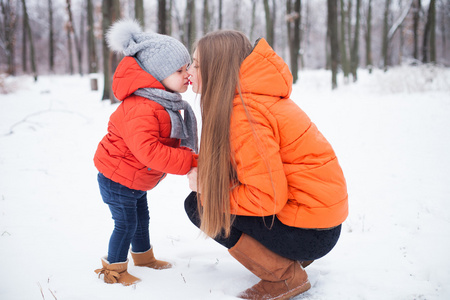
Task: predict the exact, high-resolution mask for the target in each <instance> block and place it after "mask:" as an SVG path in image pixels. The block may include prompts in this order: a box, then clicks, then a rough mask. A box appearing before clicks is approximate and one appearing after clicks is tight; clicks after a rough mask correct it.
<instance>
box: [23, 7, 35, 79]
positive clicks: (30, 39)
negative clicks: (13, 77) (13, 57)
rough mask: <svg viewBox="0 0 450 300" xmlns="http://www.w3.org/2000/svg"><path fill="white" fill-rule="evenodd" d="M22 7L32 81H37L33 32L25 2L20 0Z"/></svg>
mask: <svg viewBox="0 0 450 300" xmlns="http://www.w3.org/2000/svg"><path fill="white" fill-rule="evenodd" d="M22 8H23V18H24V26H25V30H24V32H26V36H27V37H28V42H29V44H30V58H31V71H32V72H33V76H34V81H37V80H38V74H37V67H36V57H35V54H34V43H33V33H32V31H31V25H30V19H29V17H28V11H27V5H26V3H25V0H22ZM25 61H26V60H25Z"/></svg>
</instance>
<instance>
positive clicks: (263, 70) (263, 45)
mask: <svg viewBox="0 0 450 300" xmlns="http://www.w3.org/2000/svg"><path fill="white" fill-rule="evenodd" d="M241 88H242V93H252V94H260V95H269V96H275V97H281V98H289V96H290V94H291V91H292V74H291V72H290V71H289V67H288V65H287V64H286V63H285V62H284V61H283V59H282V58H281V57H280V56H278V54H276V53H275V51H274V50H273V49H272V48H271V47H270V46H269V44H268V43H267V41H266V40H265V39H260V40H259V41H257V44H256V45H255V47H254V48H253V51H252V53H250V55H249V56H247V58H246V59H245V60H244V61H243V62H242V65H241Z"/></svg>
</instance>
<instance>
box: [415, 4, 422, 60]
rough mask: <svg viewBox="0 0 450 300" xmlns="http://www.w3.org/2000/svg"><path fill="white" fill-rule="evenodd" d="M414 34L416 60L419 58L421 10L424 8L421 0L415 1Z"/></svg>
mask: <svg viewBox="0 0 450 300" xmlns="http://www.w3.org/2000/svg"><path fill="white" fill-rule="evenodd" d="M413 9H414V15H413V20H414V21H413V22H414V24H413V34H414V50H413V56H414V59H415V60H416V61H418V60H419V23H420V11H421V9H422V4H421V2H420V0H416V1H414V2H413Z"/></svg>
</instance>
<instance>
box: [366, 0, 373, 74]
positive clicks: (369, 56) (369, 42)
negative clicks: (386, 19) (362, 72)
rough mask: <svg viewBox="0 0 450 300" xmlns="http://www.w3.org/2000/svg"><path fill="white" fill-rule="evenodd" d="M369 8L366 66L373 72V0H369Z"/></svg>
mask: <svg viewBox="0 0 450 300" xmlns="http://www.w3.org/2000/svg"><path fill="white" fill-rule="evenodd" d="M368 5H369V8H368V12H367V31H366V67H367V69H368V70H369V74H371V73H372V69H373V62H372V0H369V4H368Z"/></svg>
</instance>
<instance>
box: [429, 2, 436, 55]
mask: <svg viewBox="0 0 450 300" xmlns="http://www.w3.org/2000/svg"><path fill="white" fill-rule="evenodd" d="M428 17H429V18H430V21H429V22H430V62H431V63H434V64H435V63H436V0H430V7H429V8H428Z"/></svg>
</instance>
